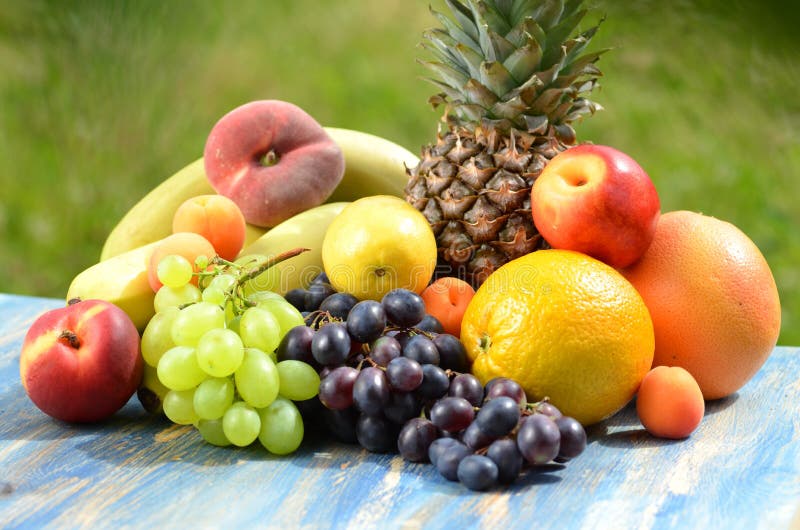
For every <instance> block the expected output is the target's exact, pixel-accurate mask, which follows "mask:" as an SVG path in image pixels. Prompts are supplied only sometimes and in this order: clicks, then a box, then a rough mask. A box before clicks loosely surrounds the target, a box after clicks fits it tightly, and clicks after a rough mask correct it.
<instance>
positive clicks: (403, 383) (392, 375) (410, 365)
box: [386, 357, 422, 392]
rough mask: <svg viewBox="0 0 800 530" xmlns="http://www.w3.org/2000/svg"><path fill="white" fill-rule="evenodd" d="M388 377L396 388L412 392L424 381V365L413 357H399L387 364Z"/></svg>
mask: <svg viewBox="0 0 800 530" xmlns="http://www.w3.org/2000/svg"><path fill="white" fill-rule="evenodd" d="M386 377H387V379H388V380H389V385H390V386H391V387H392V388H393V389H394V390H398V391H400V392H411V391H413V390H416V389H417V388H418V387H419V385H420V384H421V383H422V366H420V364H419V363H418V362H417V361H415V360H413V359H409V358H407V357H398V358H396V359H392V360H391V361H390V362H389V364H388V365H387V366H386Z"/></svg>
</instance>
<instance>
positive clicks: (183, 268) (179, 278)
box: [156, 254, 194, 288]
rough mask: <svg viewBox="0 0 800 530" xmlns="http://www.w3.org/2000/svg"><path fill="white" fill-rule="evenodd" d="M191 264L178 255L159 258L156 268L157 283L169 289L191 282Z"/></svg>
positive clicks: (192, 270)
mask: <svg viewBox="0 0 800 530" xmlns="http://www.w3.org/2000/svg"><path fill="white" fill-rule="evenodd" d="M193 273H194V269H192V264H191V263H189V260H187V259H186V258H184V257H183V256H179V255H178V254H170V255H168V256H164V257H163V258H161V261H159V262H158V265H157V266H156V276H157V277H158V281H160V282H161V283H163V284H164V285H166V286H169V287H175V288H177V287H181V286H183V285H186V284H187V283H189V282H190V281H192V274H193Z"/></svg>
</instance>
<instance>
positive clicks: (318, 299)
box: [303, 283, 336, 311]
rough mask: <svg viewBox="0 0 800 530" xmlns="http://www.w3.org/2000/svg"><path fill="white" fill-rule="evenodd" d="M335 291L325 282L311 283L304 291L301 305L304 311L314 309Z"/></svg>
mask: <svg viewBox="0 0 800 530" xmlns="http://www.w3.org/2000/svg"><path fill="white" fill-rule="evenodd" d="M335 292H336V291H335V290H334V288H333V287H331V286H330V285H329V284H327V283H312V284H311V285H309V286H308V289H307V290H306V292H305V297H304V299H303V302H304V303H303V307H305V310H306V311H316V310H317V309H319V306H320V304H321V303H322V301H323V300H325V299H326V298H328V297H329V296H330V295H332V294H333V293H335Z"/></svg>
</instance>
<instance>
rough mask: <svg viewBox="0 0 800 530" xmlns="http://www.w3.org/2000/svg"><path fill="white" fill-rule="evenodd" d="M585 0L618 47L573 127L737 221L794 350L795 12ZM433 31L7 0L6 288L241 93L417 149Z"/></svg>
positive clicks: (60, 272) (3, 113) (376, 4)
mask: <svg viewBox="0 0 800 530" xmlns="http://www.w3.org/2000/svg"><path fill="white" fill-rule="evenodd" d="M756 4H757V5H756ZM442 5H443V2H442V1H441V0H436V1H434V2H433V6H434V7H437V8H441V6H442ZM592 5H593V7H596V8H597V10H598V13H605V14H607V19H606V21H605V22H604V24H603V26H602V28H601V31H600V33H599V34H598V37H597V38H596V44H595V46H596V47H606V46H613V47H614V51H613V52H611V53H608V54H606V55H605V56H604V57H603V58H602V59H601V61H600V63H599V66H600V67H601V68H602V69H603V71H604V73H605V77H604V78H603V81H602V88H601V90H600V91H599V93H597V95H596V99H597V100H598V101H599V102H600V103H601V104H602V105H603V106H604V107H605V109H606V110H605V111H604V112H602V113H600V114H598V115H597V116H595V117H592V118H590V119H587V120H586V121H585V122H584V123H582V124H580V125H579V126H578V134H579V137H580V138H581V139H586V140H591V141H593V142H595V143H606V144H610V145H613V146H616V147H617V148H619V149H621V150H623V151H625V152H628V153H629V154H631V155H632V156H633V157H634V158H636V159H637V160H638V161H639V162H640V164H641V165H642V166H643V167H644V168H645V169H646V170H647V171H648V172H649V174H650V175H651V177H652V178H653V180H654V181H655V183H656V186H657V188H658V191H659V193H660V196H661V200H662V210H663V211H668V210H675V209H691V210H696V211H702V212H704V213H706V214H710V215H714V216H717V217H720V218H722V219H725V220H728V221H731V222H733V223H734V224H736V225H737V226H739V227H740V228H741V229H742V230H743V231H744V232H745V233H747V234H748V235H749V236H750V237H751V238H752V239H753V240H754V241H755V242H756V244H757V245H758V246H759V247H760V248H761V250H762V252H763V253H764V254H765V256H766V257H767V260H768V261H769V263H770V265H771V267H772V269H773V272H774V274H775V278H776V281H777V283H778V286H779V290H780V293H781V299H782V305H783V327H782V334H781V338H780V341H779V342H780V343H781V344H793V345H798V344H800V326H798V324H799V323H800V322H798V321H799V320H800V299H798V297H797V292H798V287H799V286H800V272H798V267H797V264H798V262H800V237H798V234H797V228H798V227H799V226H800V215H799V214H798V209H797V207H796V206H795V204H796V203H797V199H798V197H799V196H800V175H798V168H800V100H799V99H798V97H797V86H798V82H799V81H800V53H798V50H799V49H800V47H798V42H799V41H798V39H796V38H794V37H793V33H794V32H795V28H796V27H797V26H798V24H797V18H798V15H797V14H796V13H792V10H786V9H785V8H783V7H781V6H782V4H781V3H780V2H778V0H774V1H773V2H770V1H766V2H759V3H754V2H745V1H743V0H742V1H740V0H730V1H725V2H722V1H714V0H676V1H673V2H661V1H657V0H640V1H637V2H628V1H624V2H623V1H602V0H597V1H595V2H593V3H592ZM795 11H796V10H795ZM433 25H435V20H434V18H433V17H432V16H431V15H430V13H429V11H428V3H427V2H425V1H423V0H370V1H368V0H336V1H320V0H270V1H266V2H264V1H247V0H240V1H236V2H216V1H213V2H212V1H197V2H188V1H184V0H176V1H171V2H163V1H154V0H136V1H114V2H108V1H105V0H96V1H81V2H78V1H74V2H73V1H65V2H61V1H59V2H56V1H52V2H51V1H45V0H28V1H25V2H16V1H13V0H0V197H2V200H1V201H0V234H2V240H1V241H0V263H2V266H3V271H4V273H3V280H4V281H3V284H2V288H0V289H1V290H2V291H5V292H13V293H22V294H31V295H42V296H53V297H61V296H63V295H64V294H65V292H66V288H67V286H68V285H69V282H70V280H71V279H72V277H73V276H74V275H75V274H77V273H78V272H79V271H81V270H82V269H83V268H85V267H87V266H89V265H91V264H92V263H94V262H95V261H96V260H97V258H98V256H99V253H100V248H101V246H102V244H103V241H104V239H105V237H106V235H107V234H108V232H109V231H110V230H111V228H112V227H113V226H114V224H115V223H116V222H117V221H118V220H119V218H120V217H121V216H122V215H123V214H124V213H125V211H126V210H127V209H128V208H130V207H131V206H132V205H133V204H134V203H136V201H137V200H138V199H139V198H140V197H142V196H143V195H144V194H145V193H146V192H147V191H148V190H149V189H151V188H152V187H154V186H155V185H156V184H158V183H159V182H161V181H162V180H163V179H164V178H166V177H168V176H169V175H171V174H172V173H173V172H174V171H176V170H178V169H179V168H181V167H182V166H183V165H185V164H186V163H188V162H190V161H192V160H194V159H196V158H197V157H199V156H200V155H201V154H202V150H203V145H204V142H205V138H206V135H207V134H208V132H209V130H210V129H211V127H212V126H213V124H214V123H215V122H216V120H217V119H218V118H219V117H220V116H222V115H223V114H224V113H225V112H227V111H229V110H231V109H232V108H234V107H236V106H238V105H240V104H242V103H245V102H247V101H250V100H254V99H263V98H275V99H284V100H287V101H291V102H293V103H295V104H297V105H299V106H301V107H303V108H304V109H306V110H307V111H308V112H309V113H310V114H312V115H313V116H314V117H315V118H316V119H317V120H318V121H319V122H321V123H322V124H324V125H331V126H339V127H349V128H354V129H361V130H364V131H368V132H371V133H374V134H378V135H381V136H385V137H387V138H390V139H392V140H394V141H396V142H398V143H400V144H403V145H405V146H406V147H408V148H409V149H411V150H412V151H418V149H419V146H420V145H421V144H423V143H426V142H428V141H429V140H430V139H431V138H433V136H434V134H435V131H436V125H437V120H438V114H437V112H436V111H434V110H433V109H431V107H430V106H429V105H428V104H427V103H426V100H427V98H428V96H429V95H430V94H431V93H433V92H434V89H433V87H432V85H429V84H428V83H426V82H425V81H423V80H422V77H423V76H424V75H425V71H424V69H423V68H422V67H420V66H419V65H418V64H417V63H416V61H415V58H416V57H417V56H418V55H419V54H421V53H422V52H421V50H420V49H419V48H418V47H417V43H418V42H419V39H420V34H421V32H422V30H423V29H424V28H427V27H431V26H433ZM698 303H702V301H698Z"/></svg>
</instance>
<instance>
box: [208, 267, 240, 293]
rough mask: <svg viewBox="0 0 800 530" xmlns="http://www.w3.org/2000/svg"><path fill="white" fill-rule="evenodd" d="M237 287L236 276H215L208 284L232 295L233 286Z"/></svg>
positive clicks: (225, 274)
mask: <svg viewBox="0 0 800 530" xmlns="http://www.w3.org/2000/svg"><path fill="white" fill-rule="evenodd" d="M234 285H236V276H234V275H233V274H227V273H224V272H223V273H221V274H217V275H216V276H214V277H213V278H212V279H211V281H210V282H209V283H208V287H213V288H214V289H219V290H221V291H222V292H225V293H230V292H232V291H233V286H234Z"/></svg>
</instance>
